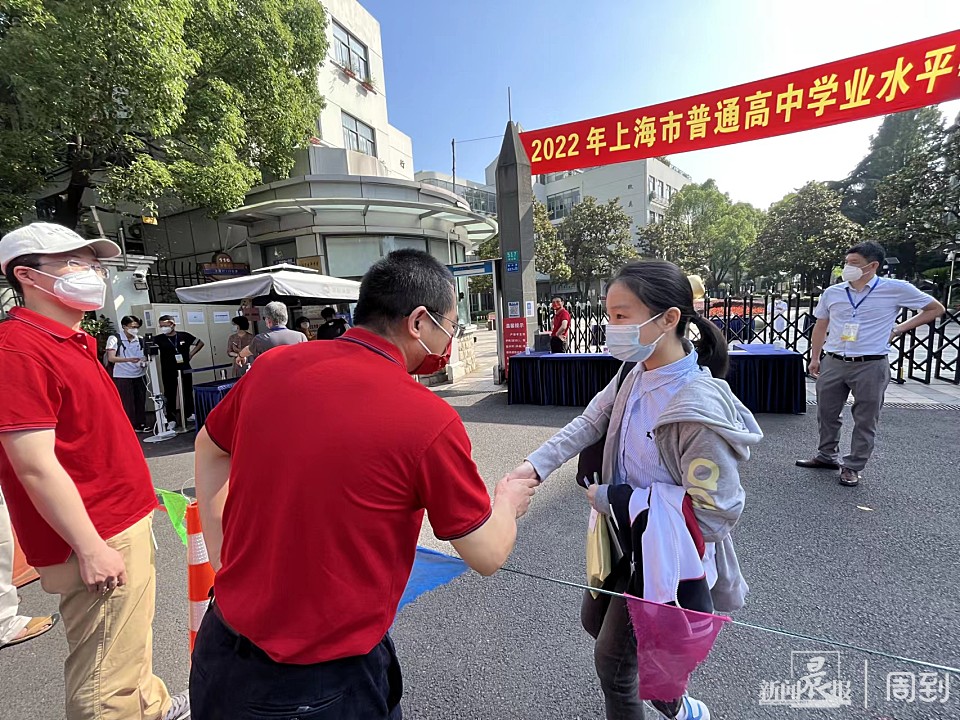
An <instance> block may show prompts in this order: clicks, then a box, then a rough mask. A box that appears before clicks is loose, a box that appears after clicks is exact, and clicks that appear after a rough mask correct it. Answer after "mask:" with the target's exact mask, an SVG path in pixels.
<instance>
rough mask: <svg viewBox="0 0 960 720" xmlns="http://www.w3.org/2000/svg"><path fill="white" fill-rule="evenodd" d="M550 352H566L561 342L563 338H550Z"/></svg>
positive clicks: (564, 344)
mask: <svg viewBox="0 0 960 720" xmlns="http://www.w3.org/2000/svg"><path fill="white" fill-rule="evenodd" d="M550 352H552V353H565V352H567V344H566V343H565V342H564V341H563V338H558V337H557V336H556V335H554V336H553V337H551V338H550Z"/></svg>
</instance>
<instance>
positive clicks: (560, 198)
mask: <svg viewBox="0 0 960 720" xmlns="http://www.w3.org/2000/svg"><path fill="white" fill-rule="evenodd" d="M578 202H580V188H573V189H572V190H565V191H564V192H562V193H556V194H555V195H547V217H549V218H550V219H551V220H562V219H563V218H565V217H566V216H567V215H569V214H570V211H571V210H573V206H574V205H576V204H577V203H578Z"/></svg>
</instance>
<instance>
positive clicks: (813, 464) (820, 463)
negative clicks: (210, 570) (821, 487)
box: [797, 458, 840, 470]
mask: <svg viewBox="0 0 960 720" xmlns="http://www.w3.org/2000/svg"><path fill="white" fill-rule="evenodd" d="M797 467H802V468H816V469H817V470H839V469H840V466H839V465H837V464H836V463H835V462H829V461H827V460H821V459H820V458H813V459H811V460H797Z"/></svg>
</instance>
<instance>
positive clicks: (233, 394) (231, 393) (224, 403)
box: [203, 375, 247, 455]
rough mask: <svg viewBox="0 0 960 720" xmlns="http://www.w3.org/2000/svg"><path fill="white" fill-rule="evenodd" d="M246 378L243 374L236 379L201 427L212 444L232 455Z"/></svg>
mask: <svg viewBox="0 0 960 720" xmlns="http://www.w3.org/2000/svg"><path fill="white" fill-rule="evenodd" d="M246 379H247V376H246V375H244V376H243V377H242V378H240V379H239V380H237V382H236V383H235V384H234V386H233V387H232V388H230V389H229V390H228V391H227V394H226V395H225V396H224V398H223V399H222V400H221V401H220V402H219V403H217V405H216V407H214V408H213V410H211V411H210V414H209V415H207V418H206V420H204V422H203V428H204V430H206V431H207V435H209V436H210V439H211V440H213V443H214V445H216V446H217V447H219V448H220V449H221V450H223V451H224V452H226V453H230V454H231V455H233V439H234V435H235V434H236V431H237V421H238V420H239V419H240V406H241V405H242V403H243V394H244V388H245V387H246V383H245V382H244V381H245V380H246Z"/></svg>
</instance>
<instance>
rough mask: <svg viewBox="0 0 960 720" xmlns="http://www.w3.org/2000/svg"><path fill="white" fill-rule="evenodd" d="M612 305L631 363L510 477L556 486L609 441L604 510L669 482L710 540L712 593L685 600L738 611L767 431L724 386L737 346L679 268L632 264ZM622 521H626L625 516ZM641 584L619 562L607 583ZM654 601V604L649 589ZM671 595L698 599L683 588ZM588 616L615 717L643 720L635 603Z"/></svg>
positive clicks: (706, 568) (647, 573)
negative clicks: (758, 454) (757, 463)
mask: <svg viewBox="0 0 960 720" xmlns="http://www.w3.org/2000/svg"><path fill="white" fill-rule="evenodd" d="M606 304H607V312H608V314H609V316H610V322H609V324H608V325H607V349H608V350H609V351H610V354H611V355H613V357H615V358H617V359H618V360H622V361H624V363H625V366H624V367H623V368H622V369H621V372H620V373H618V374H617V377H615V378H614V379H613V380H612V381H611V382H610V384H609V385H607V387H606V388H604V389H603V390H601V391H600V393H599V394H598V395H597V396H596V397H595V398H594V399H593V400H591V401H590V404H589V405H588V406H587V408H586V410H584V412H583V414H582V415H581V416H580V417H578V418H575V419H574V420H573V421H571V422H570V423H568V424H567V426H566V427H564V428H563V429H562V430H560V432H558V433H557V434H556V435H554V436H553V437H552V438H551V439H550V440H547V442H546V443H544V444H543V445H542V446H540V448H539V449H537V450H536V451H535V452H533V453H531V454H530V455H529V456H528V457H527V459H526V460H525V461H524V462H522V463H521V464H520V465H519V466H518V467H517V468H516V469H515V470H513V471H512V472H511V473H510V474H509V475H507V477H508V478H531V479H536V480H546V479H547V477H548V476H549V475H550V474H551V473H553V472H554V471H555V470H557V469H558V468H559V467H560V466H561V465H563V463H565V462H566V461H567V460H570V459H571V458H573V457H575V456H576V455H578V454H579V453H581V452H583V451H584V450H586V449H587V448H588V447H590V446H591V445H593V444H594V443H597V442H598V441H600V440H603V439H604V438H605V442H604V446H603V473H602V476H601V478H600V479H601V482H600V483H599V484H592V483H591V484H590V485H589V488H588V490H587V492H586V499H587V501H588V502H590V504H591V505H592V506H593V508H594V509H595V510H596V511H597V512H598V513H601V514H604V515H611V514H612V509H613V503H612V501H613V498H614V497H617V498H620V499H622V500H623V501H624V504H629V507H630V508H632V507H633V503H632V502H631V499H632V496H633V495H636V494H640V495H641V496H642V498H643V501H644V502H647V501H648V499H649V497H652V496H653V487H654V486H655V485H658V486H659V487H658V488H657V493H658V496H661V497H663V496H667V495H669V496H670V497H673V498H675V499H676V500H677V505H678V506H679V505H680V504H681V502H689V503H691V507H692V510H693V514H694V516H695V518H696V523H697V526H698V527H699V530H700V533H701V534H702V540H703V541H704V542H705V543H706V545H702V547H704V551H703V552H702V553H701V556H700V558H698V560H699V561H700V562H701V563H702V568H700V573H699V574H698V576H699V577H701V578H702V577H706V578H707V579H708V580H707V584H708V585H709V592H707V591H706V588H703V592H701V594H700V596H699V597H698V598H697V600H698V602H697V603H693V604H691V603H687V604H684V602H685V600H681V602H680V605H681V607H687V608H689V609H692V610H699V611H701V612H713V611H714V610H718V611H721V612H731V611H733V610H738V609H740V608H741V607H742V606H743V602H744V597H745V596H746V593H747V584H746V582H745V581H744V579H743V576H742V575H741V573H740V566H739V564H738V562H737V556H736V553H735V552H734V549H733V541H732V538H731V536H730V533H731V531H732V530H733V528H734V527H735V526H736V524H737V521H738V520H739V518H740V514H741V513H742V512H743V506H744V497H745V493H744V490H743V487H742V485H741V484H740V472H739V463H740V462H741V461H743V460H747V459H748V458H749V457H750V447H751V446H752V445H755V444H756V443H758V442H759V441H760V440H761V439H762V437H763V434H762V432H761V431H760V427H759V426H758V425H757V422H756V420H754V418H753V415H751V414H750V411H749V410H747V409H746V408H745V407H744V406H743V404H742V403H741V402H740V401H739V400H738V399H737V398H736V396H735V395H734V394H733V392H731V390H730V386H729V385H727V383H726V382H724V381H723V380H722V379H720V378H723V377H724V376H725V375H726V371H727V362H728V357H727V343H726V341H725V340H724V338H723V336H722V335H721V334H720V331H719V330H718V329H717V328H716V326H715V325H714V324H713V323H711V322H710V321H709V320H707V319H706V318H704V317H701V316H700V315H699V314H698V313H697V311H696V310H695V309H694V306H693V290H692V287H691V283H690V280H688V279H687V277H686V276H685V275H684V274H683V273H682V272H681V271H680V268H678V267H677V266H676V265H674V264H673V263H670V262H665V261H663V260H644V261H639V262H632V263H628V264H627V265H625V266H624V267H623V268H622V269H621V270H620V271H619V272H618V273H617V275H616V276H615V277H614V278H613V280H612V281H611V282H610V285H609V286H608V287H607V297H606ZM690 325H694V326H696V328H697V331H698V333H699V335H700V339H699V340H698V341H697V342H696V343H695V344H691V342H690V341H689V340H688V339H687V331H688V328H689V327H690ZM620 383H622V385H621V384H620ZM581 484H582V483H581ZM648 496H649V497H648ZM681 498H682V500H681ZM637 499H640V498H637ZM617 515H618V516H621V517H622V515H621V513H620V512H619V511H618V512H617ZM630 517H633V515H632V514H631V515H628V519H629V518H630ZM651 517H652V516H651ZM651 523H652V520H651ZM619 527H623V525H622V524H621V525H620V526H619ZM648 527H649V526H648ZM624 531H625V532H626V531H630V529H629V528H625V529H624ZM644 542H646V540H645V541H644ZM676 545H679V543H677V544H676ZM651 555H652V557H653V558H657V557H658V556H657V555H656V554H654V553H651ZM678 563H679V555H678ZM635 573H638V574H641V575H642V577H643V578H647V577H654V578H660V579H661V582H660V583H651V584H662V585H663V586H669V584H670V583H671V582H672V583H676V582H677V579H678V578H681V577H682V576H681V575H680V571H679V568H678V567H670V566H668V565H667V564H666V563H665V562H664V563H658V562H657V561H656V560H652V561H651V565H650V566H647V565H646V559H645V564H644V566H643V567H642V568H638V569H637V570H636V571H635ZM663 578H666V579H663ZM631 579H632V578H631V571H630V563H629V562H628V563H619V565H618V566H617V569H616V570H615V572H614V574H613V575H612V576H611V577H610V578H608V580H607V582H606V583H604V587H605V588H607V589H609V590H613V591H616V592H624V591H627V592H636V591H635V590H634V588H635V587H636V585H635V584H631ZM710 579H712V580H713V582H712V584H711V583H710ZM668 589H669V588H668ZM644 596H645V597H648V595H647V594H646V593H645V592H644ZM671 596H672V597H679V598H681V599H684V598H685V597H686V596H685V594H684V592H683V588H682V587H681V586H678V590H677V592H676V593H675V594H674V593H671ZM660 602H665V601H663V600H660ZM692 605H697V606H696V607H694V606H692ZM580 618H581V623H582V624H583V627H584V629H585V630H586V631H587V632H588V633H589V634H590V635H591V636H593V637H594V638H595V639H596V646H595V649H594V661H595V665H596V671H597V675H598V677H599V678H600V687H601V689H602V690H603V695H604V701H605V704H606V717H607V719H608V720H641V718H643V716H644V715H643V703H642V702H641V700H640V698H639V692H640V690H641V688H639V679H638V676H637V647H636V639H635V636H634V634H633V630H632V629H631V626H630V619H629V615H628V611H627V605H626V601H625V600H623V599H622V598H616V597H614V598H611V597H608V596H604V595H598V597H597V598H594V597H593V596H592V595H591V594H590V593H585V594H584V597H583V605H582V607H581V611H580ZM653 704H654V707H656V708H657V710H658V712H660V713H661V714H662V715H661V717H666V718H678V720H709V719H710V712H709V710H708V709H707V707H706V705H704V703H702V702H701V701H699V700H694V699H693V698H691V697H689V696H684V697H681V698H677V699H676V700H673V701H671V702H661V701H655V702H654V703H653Z"/></svg>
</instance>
